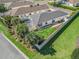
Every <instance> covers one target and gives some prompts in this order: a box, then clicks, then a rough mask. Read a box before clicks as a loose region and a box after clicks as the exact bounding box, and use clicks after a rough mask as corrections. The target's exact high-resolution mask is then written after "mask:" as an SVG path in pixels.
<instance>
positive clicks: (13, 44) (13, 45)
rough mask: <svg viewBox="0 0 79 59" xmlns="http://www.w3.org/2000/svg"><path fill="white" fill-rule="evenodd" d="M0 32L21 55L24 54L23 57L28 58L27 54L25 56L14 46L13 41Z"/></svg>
mask: <svg viewBox="0 0 79 59" xmlns="http://www.w3.org/2000/svg"><path fill="white" fill-rule="evenodd" d="M1 34H2V36H3V37H4V38H6V39H7V41H8V42H9V43H10V44H11V45H12V46H13V47H14V48H15V49H16V50H17V51H18V52H19V53H21V54H22V56H24V58H25V59H29V58H28V56H26V55H25V54H24V53H23V52H22V51H21V50H20V49H19V48H18V47H16V45H15V44H14V43H13V42H11V41H10V40H9V39H8V38H7V37H6V36H5V35H4V34H3V33H1Z"/></svg>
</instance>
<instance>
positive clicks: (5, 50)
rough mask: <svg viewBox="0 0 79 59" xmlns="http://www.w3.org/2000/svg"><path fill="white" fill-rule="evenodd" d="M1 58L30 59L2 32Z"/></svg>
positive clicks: (0, 42) (0, 35)
mask: <svg viewBox="0 0 79 59" xmlns="http://www.w3.org/2000/svg"><path fill="white" fill-rule="evenodd" d="M0 59H28V58H25V56H24V55H23V54H22V53H20V52H19V50H18V49H16V48H15V47H14V46H13V45H12V44H11V43H10V42H9V41H8V40H7V39H6V38H5V36H4V35H2V34H1V33H0Z"/></svg>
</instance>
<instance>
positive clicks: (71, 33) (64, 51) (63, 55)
mask: <svg viewBox="0 0 79 59" xmlns="http://www.w3.org/2000/svg"><path fill="white" fill-rule="evenodd" d="M78 36H79V17H77V18H76V19H75V20H74V21H73V22H72V23H71V25H70V26H69V27H68V28H67V29H66V30H65V31H64V32H63V33H62V34H61V35H60V36H59V37H58V38H57V40H56V41H55V42H54V43H52V48H53V49H54V50H55V51H56V52H55V53H54V52H52V53H54V55H50V54H47V55H45V54H44V55H42V54H40V53H38V54H36V56H34V57H33V58H32V59H72V57H71V56H72V55H74V54H73V52H74V50H75V49H76V40H77V37H78ZM51 51H52V50H51ZM45 52H49V50H46V51H45ZM75 53H76V52H75ZM73 57H74V58H76V57H75V56H73ZM77 57H78V56H77ZM77 59H78V58H77Z"/></svg>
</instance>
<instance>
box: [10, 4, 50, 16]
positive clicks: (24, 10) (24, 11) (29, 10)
mask: <svg viewBox="0 0 79 59" xmlns="http://www.w3.org/2000/svg"><path fill="white" fill-rule="evenodd" d="M48 9H49V7H48V5H47V4H42V5H39V4H37V5H30V6H29V7H21V8H18V9H17V10H15V11H14V12H11V15H12V16H25V17H26V16H27V15H31V14H35V13H40V12H44V11H47V10H48Z"/></svg>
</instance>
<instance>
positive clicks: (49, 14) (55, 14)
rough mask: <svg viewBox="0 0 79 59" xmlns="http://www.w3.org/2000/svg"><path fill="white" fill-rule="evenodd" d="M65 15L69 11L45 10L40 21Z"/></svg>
mask: <svg viewBox="0 0 79 59" xmlns="http://www.w3.org/2000/svg"><path fill="white" fill-rule="evenodd" d="M65 15H67V13H65V12H63V11H60V10H57V11H52V12H45V13H42V14H41V15H40V18H39V23H42V22H47V21H48V20H50V19H52V18H57V17H61V16H65Z"/></svg>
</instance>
